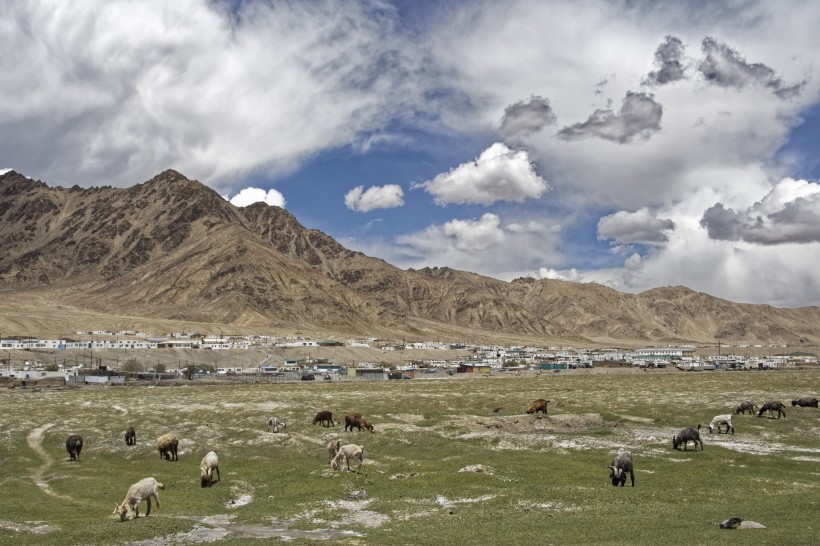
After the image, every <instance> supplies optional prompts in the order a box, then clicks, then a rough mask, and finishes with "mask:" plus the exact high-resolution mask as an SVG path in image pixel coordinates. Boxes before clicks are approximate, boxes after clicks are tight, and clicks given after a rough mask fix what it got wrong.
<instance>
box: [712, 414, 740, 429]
mask: <svg viewBox="0 0 820 546" xmlns="http://www.w3.org/2000/svg"><path fill="white" fill-rule="evenodd" d="M724 425H726V434H729V430H730V429H731V431H732V434H734V433H735V427H734V425H732V416H731V415H730V414H728V413H725V414H723V415H715V417H714V419H712V422H711V423H709V424H708V425H707V426H706V430H708V431H709V434H712V431H713V430H714V429H717V431H718V434H720V433H721V432H723V428H722V427H723V426H724Z"/></svg>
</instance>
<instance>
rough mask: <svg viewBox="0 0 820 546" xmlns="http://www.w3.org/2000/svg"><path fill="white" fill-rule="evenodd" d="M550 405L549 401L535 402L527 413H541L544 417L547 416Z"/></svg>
mask: <svg viewBox="0 0 820 546" xmlns="http://www.w3.org/2000/svg"><path fill="white" fill-rule="evenodd" d="M549 403H550V401H549V400H544V399H543V398H539V399H538V400H533V401H532V403H531V404H530V407H529V408H528V409H527V413H538V412H539V411H540V412H541V413H543V414H544V415H547V404H549Z"/></svg>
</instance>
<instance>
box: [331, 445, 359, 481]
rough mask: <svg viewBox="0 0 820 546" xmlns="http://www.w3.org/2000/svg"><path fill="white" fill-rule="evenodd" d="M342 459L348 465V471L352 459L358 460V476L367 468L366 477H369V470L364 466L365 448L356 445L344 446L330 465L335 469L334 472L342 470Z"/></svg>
mask: <svg viewBox="0 0 820 546" xmlns="http://www.w3.org/2000/svg"><path fill="white" fill-rule="evenodd" d="M342 459H344V461H345V463H346V464H347V469H348V470H350V459H356V460H357V461H359V466H358V468H356V474H358V473H359V471H360V470H361V469H362V468H365V472H364V473H365V475H367V469H366V467H365V465H364V447H363V446H357V445H356V444H347V445H343V446H342V447H340V448H339V451H338V452H337V453H336V456H335V457H333V460H332V461H331V463H330V465H331V466H332V467H333V470H339V469H340V468H342Z"/></svg>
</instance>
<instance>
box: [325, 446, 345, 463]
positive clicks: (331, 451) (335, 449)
mask: <svg viewBox="0 0 820 546" xmlns="http://www.w3.org/2000/svg"><path fill="white" fill-rule="evenodd" d="M341 447H342V441H341V440H331V441H330V442H328V444H327V464H330V463H331V461H333V457H335V456H336V454H337V453H339V448H341Z"/></svg>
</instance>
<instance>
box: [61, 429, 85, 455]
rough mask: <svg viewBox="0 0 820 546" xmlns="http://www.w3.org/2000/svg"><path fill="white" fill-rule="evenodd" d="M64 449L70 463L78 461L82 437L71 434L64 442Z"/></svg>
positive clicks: (81, 447) (81, 448)
mask: <svg viewBox="0 0 820 546" xmlns="http://www.w3.org/2000/svg"><path fill="white" fill-rule="evenodd" d="M65 449H66V451H68V456H69V457H71V460H72V461H79V460H80V452H81V451H82V450H83V437H82V436H80V435H79V434H72V435H71V436H69V437H68V438H67V439H66V441H65Z"/></svg>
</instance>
